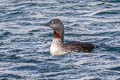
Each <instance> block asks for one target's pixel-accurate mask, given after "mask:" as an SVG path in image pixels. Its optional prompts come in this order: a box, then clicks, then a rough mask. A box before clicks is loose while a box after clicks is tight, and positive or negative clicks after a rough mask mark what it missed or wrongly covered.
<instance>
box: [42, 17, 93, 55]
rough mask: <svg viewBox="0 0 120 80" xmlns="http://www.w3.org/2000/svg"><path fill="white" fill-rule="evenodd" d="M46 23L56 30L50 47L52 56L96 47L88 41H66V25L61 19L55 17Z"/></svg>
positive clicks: (86, 50)
mask: <svg viewBox="0 0 120 80" xmlns="http://www.w3.org/2000/svg"><path fill="white" fill-rule="evenodd" d="M44 25H46V26H50V27H51V28H52V29H53V31H54V33H53V41H52V44H51V47H50V53H51V55H52V56H55V55H62V54H66V53H70V52H91V51H92V50H93V48H94V45H93V44H91V43H87V42H78V41H72V42H68V43H64V25H63V23H62V22H61V21H60V20H59V19H53V20H51V21H50V22H48V23H46V24H44Z"/></svg>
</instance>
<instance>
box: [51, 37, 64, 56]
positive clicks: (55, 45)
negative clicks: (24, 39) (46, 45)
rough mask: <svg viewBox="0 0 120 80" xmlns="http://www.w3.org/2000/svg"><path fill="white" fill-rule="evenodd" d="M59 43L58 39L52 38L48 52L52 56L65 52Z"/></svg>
mask: <svg viewBox="0 0 120 80" xmlns="http://www.w3.org/2000/svg"><path fill="white" fill-rule="evenodd" d="M61 45H62V43H61V42H60V40H59V39H54V40H53V42H52V44H51V47H50V54H51V55H52V56H55V55H62V54H65V52H64V50H63V49H62V46H61Z"/></svg>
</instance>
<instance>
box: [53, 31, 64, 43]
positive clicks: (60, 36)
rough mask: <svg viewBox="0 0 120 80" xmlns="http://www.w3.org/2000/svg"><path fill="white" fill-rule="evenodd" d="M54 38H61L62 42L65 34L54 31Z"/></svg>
mask: <svg viewBox="0 0 120 80" xmlns="http://www.w3.org/2000/svg"><path fill="white" fill-rule="evenodd" d="M53 39H59V40H61V42H63V41H64V34H59V33H58V32H56V31H54V33H53Z"/></svg>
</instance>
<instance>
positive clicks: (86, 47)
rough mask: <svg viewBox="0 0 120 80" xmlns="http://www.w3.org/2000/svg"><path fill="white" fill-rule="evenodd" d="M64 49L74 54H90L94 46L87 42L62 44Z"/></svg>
mask: <svg viewBox="0 0 120 80" xmlns="http://www.w3.org/2000/svg"><path fill="white" fill-rule="evenodd" d="M64 48H67V49H68V50H70V51H75V52H91V51H92V50H93V48H94V45H93V44H91V43H87V42H78V41H72V42H68V43H65V44H64Z"/></svg>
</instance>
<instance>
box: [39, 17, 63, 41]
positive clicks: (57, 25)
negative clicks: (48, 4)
mask: <svg viewBox="0 0 120 80" xmlns="http://www.w3.org/2000/svg"><path fill="white" fill-rule="evenodd" d="M41 25H44V26H49V27H50V28H51V29H52V30H53V31H56V32H57V33H58V34H59V36H60V38H61V39H62V41H63V40H64V25H63V23H62V21H61V20H60V19H52V20H50V21H49V22H48V23H43V24H41Z"/></svg>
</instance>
